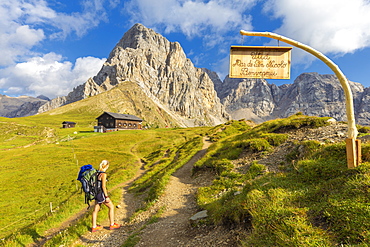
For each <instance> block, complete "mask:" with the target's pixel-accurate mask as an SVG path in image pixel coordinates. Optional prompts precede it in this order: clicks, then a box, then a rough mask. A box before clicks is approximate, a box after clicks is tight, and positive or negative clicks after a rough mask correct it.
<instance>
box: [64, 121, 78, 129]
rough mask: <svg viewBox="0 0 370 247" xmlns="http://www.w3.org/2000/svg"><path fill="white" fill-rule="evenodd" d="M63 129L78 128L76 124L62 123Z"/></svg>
mask: <svg viewBox="0 0 370 247" xmlns="http://www.w3.org/2000/svg"><path fill="white" fill-rule="evenodd" d="M62 127H63V129H66V128H74V127H76V123H75V122H69V121H64V122H63V123H62Z"/></svg>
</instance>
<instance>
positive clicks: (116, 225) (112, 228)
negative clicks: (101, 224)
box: [109, 223, 121, 230]
mask: <svg viewBox="0 0 370 247" xmlns="http://www.w3.org/2000/svg"><path fill="white" fill-rule="evenodd" d="M120 227H121V225H120V224H117V223H114V224H113V225H111V226H110V227H109V230H114V229H118V228H120Z"/></svg>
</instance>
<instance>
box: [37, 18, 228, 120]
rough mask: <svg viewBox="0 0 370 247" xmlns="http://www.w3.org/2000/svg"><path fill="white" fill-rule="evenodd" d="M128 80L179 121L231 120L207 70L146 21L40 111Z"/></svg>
mask: <svg viewBox="0 0 370 247" xmlns="http://www.w3.org/2000/svg"><path fill="white" fill-rule="evenodd" d="M124 81H131V82H135V83H137V84H138V85H139V86H140V88H141V89H142V90H143V91H144V92H145V94H146V95H147V96H148V97H149V98H150V99H151V100H153V101H154V102H156V103H157V104H158V105H159V106H160V107H161V108H162V109H164V110H165V111H166V112H167V113H168V114H170V115H171V116H172V117H173V118H174V119H176V120H177V121H178V123H176V124H177V125H180V126H184V127H185V126H203V125H216V124H220V123H223V122H225V121H227V120H228V119H229V115H228V114H227V113H226V111H225V109H224V107H223V105H222V104H221V103H220V100H219V98H218V97H217V93H216V91H215V90H214V85H213V82H212V80H211V79H210V78H209V76H208V74H207V73H206V72H204V71H203V70H202V69H199V68H196V67H194V65H193V63H192V62H191V61H190V60H189V59H188V58H187V57H186V55H185V53H184V51H183V49H182V48H181V46H180V44H179V43H177V42H170V41H168V40H167V39H166V38H164V37H163V36H162V35H160V34H158V33H156V32H154V31H153V30H151V29H148V28H146V27H144V26H143V25H141V24H136V25H134V26H133V27H132V28H131V29H130V30H129V31H127V32H126V33H125V34H124V36H123V37H122V39H121V40H120V41H119V42H118V44H117V45H116V46H115V48H114V49H113V50H112V52H111V53H110V55H109V57H108V59H107V61H106V62H105V63H104V65H103V67H102V69H101V70H100V72H99V73H98V74H97V75H96V76H95V77H94V78H90V79H89V80H88V81H87V82H86V83H85V84H83V85H81V86H78V87H77V88H75V89H74V90H73V91H72V92H71V93H69V94H68V95H67V96H66V97H61V98H58V99H56V100H52V101H51V102H50V103H49V104H46V105H45V106H43V108H41V109H40V112H43V111H46V110H49V109H52V108H55V107H58V106H60V105H64V104H68V103H71V102H75V101H78V100H81V99H84V98H86V97H90V96H94V95H97V94H99V93H101V92H104V91H107V90H110V89H112V88H113V87H114V86H116V85H118V84H119V83H121V82H124ZM133 100H145V99H133Z"/></svg>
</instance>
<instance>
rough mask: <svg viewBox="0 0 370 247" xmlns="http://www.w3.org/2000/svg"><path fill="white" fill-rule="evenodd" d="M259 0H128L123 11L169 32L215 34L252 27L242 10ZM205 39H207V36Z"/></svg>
mask: <svg viewBox="0 0 370 247" xmlns="http://www.w3.org/2000/svg"><path fill="white" fill-rule="evenodd" d="M257 1H258V0H235V1H227V0H210V1H190V0H157V1H152V0H131V1H129V2H128V3H126V5H125V11H129V12H131V15H132V22H142V23H143V24H144V25H147V26H151V27H153V28H157V29H161V30H164V32H165V33H169V32H182V33H184V34H185V35H186V36H187V37H189V38H193V37H204V35H205V34H206V33H207V34H208V37H210V36H212V39H215V38H216V37H215V35H209V33H212V34H217V37H220V36H222V34H224V33H226V32H228V31H229V30H232V29H235V28H244V29H251V16H250V15H248V14H247V15H246V14H245V13H244V12H245V11H246V10H247V9H250V8H252V7H253V6H254V5H255V3H256V2H257ZM205 38H206V39H207V37H205ZM207 40H208V39H207Z"/></svg>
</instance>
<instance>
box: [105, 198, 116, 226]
mask: <svg viewBox="0 0 370 247" xmlns="http://www.w3.org/2000/svg"><path fill="white" fill-rule="evenodd" d="M104 204H105V205H106V206H107V207H108V208H109V212H108V216H109V221H110V225H113V224H114V205H113V202H112V201H111V200H109V202H105V203H104Z"/></svg>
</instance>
